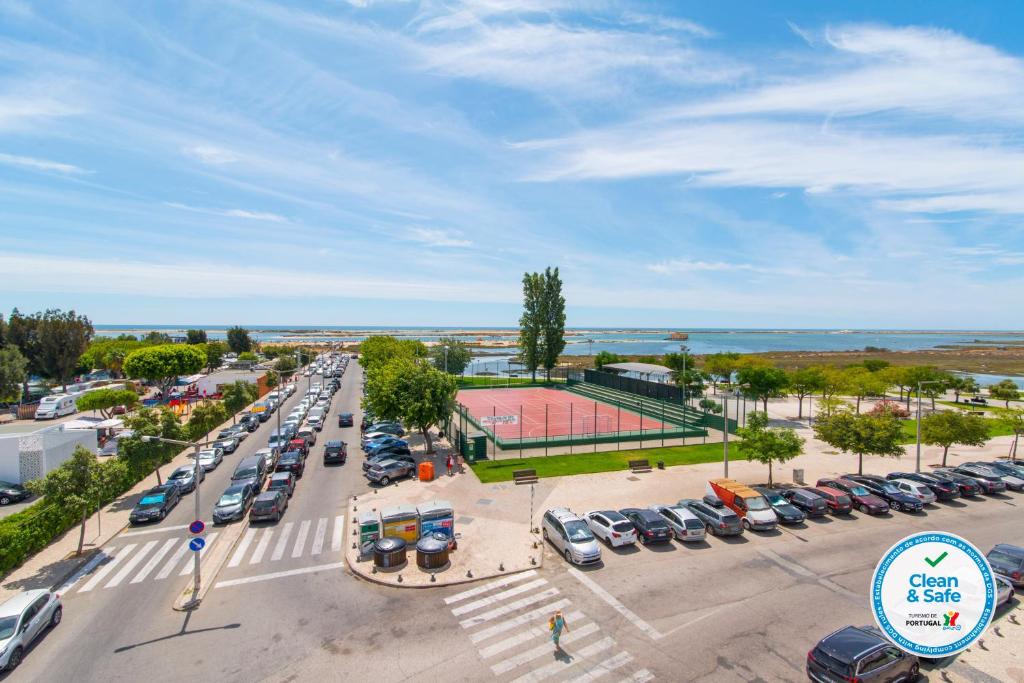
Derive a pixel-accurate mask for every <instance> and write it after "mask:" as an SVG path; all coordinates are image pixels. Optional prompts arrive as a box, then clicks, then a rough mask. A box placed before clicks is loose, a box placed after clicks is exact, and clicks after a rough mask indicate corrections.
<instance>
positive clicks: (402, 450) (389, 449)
mask: <svg viewBox="0 0 1024 683" xmlns="http://www.w3.org/2000/svg"><path fill="white" fill-rule="evenodd" d="M381 455H387V456H398V455H412V451H411V450H409V447H408V446H407V445H405V444H401V443H396V444H392V445H390V446H385V447H384V448H378V449H376V450H374V451H373V453H372V454H371V453H367V454H366V457H368V458H376V457H379V456H381Z"/></svg>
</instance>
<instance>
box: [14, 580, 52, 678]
mask: <svg viewBox="0 0 1024 683" xmlns="http://www.w3.org/2000/svg"><path fill="white" fill-rule="evenodd" d="M63 614H64V608H63V606H62V605H61V602H60V596H59V595H57V594H56V593H54V592H53V591H49V590H46V589H45V588H36V589H33V590H27V591H24V592H22V593H19V594H17V595H15V596H14V597H13V598H10V599H9V600H7V601H5V602H4V603H3V604H0V671H13V670H14V669H17V668H18V665H19V664H21V660H22V658H23V657H24V656H25V651H26V650H29V649H30V648H31V647H32V643H33V642H35V640H36V638H38V637H39V636H40V635H42V633H43V631H45V630H46V629H48V628H55V627H56V626H57V625H58V624H60V620H61V617H62V616H63Z"/></svg>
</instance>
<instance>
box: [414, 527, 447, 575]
mask: <svg viewBox="0 0 1024 683" xmlns="http://www.w3.org/2000/svg"><path fill="white" fill-rule="evenodd" d="M447 564H448V543H447V541H444V540H441V539H439V538H434V535H433V534H431V535H429V536H424V537H423V538H421V539H420V540H419V542H418V543H417V544H416V565H417V566H418V567H420V569H441V568H442V567H444V566H446V565H447Z"/></svg>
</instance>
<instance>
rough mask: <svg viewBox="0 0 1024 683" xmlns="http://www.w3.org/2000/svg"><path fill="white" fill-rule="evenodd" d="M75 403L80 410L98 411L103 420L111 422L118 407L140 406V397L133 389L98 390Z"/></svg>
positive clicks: (129, 408) (131, 407)
mask: <svg viewBox="0 0 1024 683" xmlns="http://www.w3.org/2000/svg"><path fill="white" fill-rule="evenodd" d="M75 403H76V405H77V406H78V409H79V410H98V411H100V414H101V415H102V416H103V419H105V420H109V419H110V418H111V417H113V415H114V409H115V408H117V407H118V406H124V407H125V409H127V410H132V409H134V408H135V406H137V405H138V404H139V395H138V394H136V393H135V392H134V391H132V390H131V389H97V390H95V391H90V392H88V393H86V394H83V395H82V396H79V398H78V400H77V401H76V402H75Z"/></svg>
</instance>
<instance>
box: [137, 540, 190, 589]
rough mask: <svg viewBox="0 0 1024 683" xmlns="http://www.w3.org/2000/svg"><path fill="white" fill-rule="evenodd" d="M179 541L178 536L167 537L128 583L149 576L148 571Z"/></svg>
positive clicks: (140, 580)
mask: <svg viewBox="0 0 1024 683" xmlns="http://www.w3.org/2000/svg"><path fill="white" fill-rule="evenodd" d="M181 542H182V541H181V539H180V538H168V539H167V542H166V543H164V544H163V545H162V546H160V548H159V549H158V550H157V551H156V553H154V554H153V557H151V558H149V562H147V563H146V566H144V567H143V568H142V570H141V571H140V572H139V573H138V574H136V575H135V576H134V577H133V578H132V580H131V581H129V582H128V583H142V581H144V580H145V579H146V577H147V576H149V573H150V572H151V571H153V570H154V569H156V566H157V565H158V564H160V560H162V559H163V558H164V555H166V554H167V553H168V552H170V550H171V548H173V547H174V545H175V544H176V543H181Z"/></svg>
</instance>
